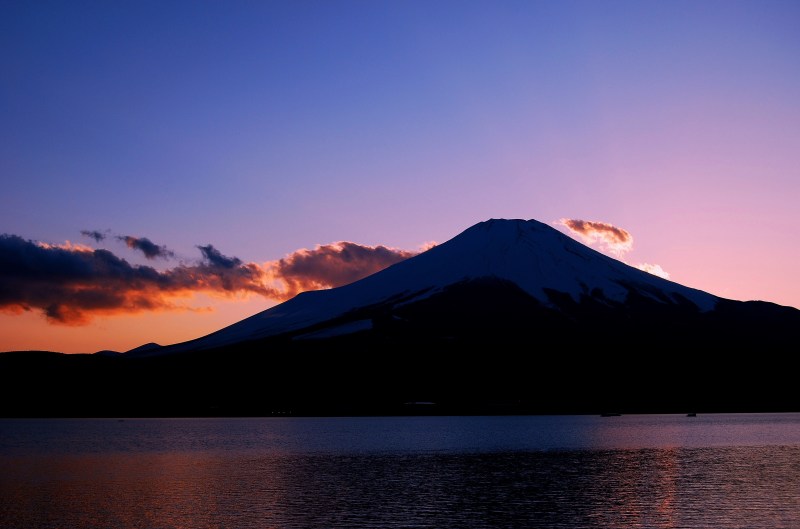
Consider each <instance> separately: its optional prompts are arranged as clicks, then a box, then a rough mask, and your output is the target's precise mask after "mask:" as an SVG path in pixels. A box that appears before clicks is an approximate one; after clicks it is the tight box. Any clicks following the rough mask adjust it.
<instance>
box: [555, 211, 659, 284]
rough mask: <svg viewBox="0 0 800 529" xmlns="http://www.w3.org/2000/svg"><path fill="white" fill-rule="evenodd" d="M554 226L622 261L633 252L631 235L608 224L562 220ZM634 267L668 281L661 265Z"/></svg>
mask: <svg viewBox="0 0 800 529" xmlns="http://www.w3.org/2000/svg"><path fill="white" fill-rule="evenodd" d="M555 224H558V225H561V226H564V227H565V228H567V229H568V230H569V231H570V232H571V233H573V234H575V235H577V236H578V237H580V239H581V240H583V242H585V243H586V244H588V245H592V244H598V245H599V247H600V250H602V251H605V252H608V253H610V254H612V255H613V256H615V257H617V258H618V259H622V258H623V257H624V256H625V254H627V253H628V252H630V251H632V250H633V235H631V234H630V232H629V231H627V230H624V229H622V228H620V227H618V226H614V225H613V224H609V223H608V222H600V221H596V220H581V219H567V218H562V219H559V220H558V221H556V222H555ZM635 267H636V268H638V269H639V270H642V271H644V272H647V273H648V274H653V275H655V276H658V277H662V278H664V279H669V273H668V272H667V271H666V270H664V269H663V268H661V265H657V264H650V263H641V264H638V265H635Z"/></svg>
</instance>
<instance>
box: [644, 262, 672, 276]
mask: <svg viewBox="0 0 800 529" xmlns="http://www.w3.org/2000/svg"><path fill="white" fill-rule="evenodd" d="M636 268H638V269H639V270H644V271H645V272H647V273H648V274H653V275H654V276H658V277H662V278H664V279H669V272H667V271H666V270H664V269H663V268H661V265H657V264H650V263H642V264H638V265H636Z"/></svg>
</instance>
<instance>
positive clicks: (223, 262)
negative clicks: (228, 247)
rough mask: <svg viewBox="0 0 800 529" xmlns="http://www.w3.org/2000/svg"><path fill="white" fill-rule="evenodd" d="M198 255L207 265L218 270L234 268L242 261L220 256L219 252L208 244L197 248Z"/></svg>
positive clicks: (236, 258)
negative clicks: (200, 255)
mask: <svg viewBox="0 0 800 529" xmlns="http://www.w3.org/2000/svg"><path fill="white" fill-rule="evenodd" d="M197 248H198V249H199V250H200V253H202V254H203V258H205V260H206V261H207V262H208V264H209V265H211V266H215V267H219V268H227V269H230V268H236V267H237V266H240V265H241V264H242V260H241V259H239V258H238V257H227V256H225V255H222V253H220V251H219V250H217V249H216V248H214V247H213V246H212V245H210V244H208V245H206V246H198V247H197Z"/></svg>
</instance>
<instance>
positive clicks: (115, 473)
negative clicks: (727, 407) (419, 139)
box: [0, 414, 800, 529]
mask: <svg viewBox="0 0 800 529" xmlns="http://www.w3.org/2000/svg"><path fill="white" fill-rule="evenodd" d="M0 527H1V528H3V529H5V528H20V529H23V528H24V529H37V528H70V529H72V528H186V529H204V528H256V527H257V528H267V529H268V528H298V529H299V528H303V529H316V528H320V529H322V528H384V527H386V528H401V527H402V528H431V529H434V528H435V529H449V528H461V529H468V528H498V529H499V528H503V529H509V528H540V527H541V528H555V529H558V528H567V527H569V528H574V527H589V528H593V527H609V528H629V527H630V528H633V527H637V528H639V527H641V528H660V527H668V528H690V529H691V528H701V527H702V528H708V527H714V528H733V527H736V528H741V527H754V528H798V527H800V414H753V415H746V414H731V415H725V414H722V415H700V416H698V417H696V418H688V417H684V416H677V415H630V416H622V417H590V416H557V417H542V416H538V417H537V416H534V417H400V418H397V417H391V418H383V417H381V418H267V419H125V420H124V421H120V420H116V419H102V420H91V419H76V420H60V419H51V420H0Z"/></svg>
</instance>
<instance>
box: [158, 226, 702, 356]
mask: <svg viewBox="0 0 800 529" xmlns="http://www.w3.org/2000/svg"><path fill="white" fill-rule="evenodd" d="M484 277H496V278H500V279H504V280H508V281H511V282H513V283H515V284H516V285H518V286H519V287H520V288H522V289H523V290H524V291H525V292H527V293H528V294H530V295H531V296H533V297H535V298H536V299H538V300H539V301H541V302H542V303H544V304H545V305H549V304H550V300H549V298H548V296H547V293H546V289H549V290H554V291H558V292H564V293H567V294H569V295H570V296H571V297H572V298H573V299H574V300H575V301H580V299H581V297H583V296H595V297H596V294H597V290H598V289H599V290H601V291H602V296H603V297H604V298H605V299H607V300H610V301H615V302H624V301H625V299H626V298H627V296H628V294H629V292H630V289H635V290H636V291H637V293H639V294H640V295H643V296H647V297H650V298H652V299H654V300H656V301H659V302H674V303H679V302H680V301H681V297H682V298H685V299H688V300H689V301H691V302H692V303H694V304H695V305H697V307H698V308H699V309H700V310H702V311H708V310H711V309H713V308H714V306H715V305H716V302H717V300H718V298H717V297H716V296H713V295H711V294H708V293H706V292H703V291H700V290H696V289H692V288H688V287H685V286H683V285H680V284H678V283H674V282H672V281H668V280H666V279H663V278H660V277H657V276H654V275H651V274H648V273H647V272H643V271H641V270H638V269H636V268H633V267H631V266H628V265H626V264H624V263H622V262H620V261H617V260H615V259H612V258H610V257H607V256H605V255H603V254H601V253H599V252H597V251H595V250H592V249H591V248H589V247H587V246H585V245H583V244H581V243H579V242H577V241H575V240H573V239H571V238H570V237H567V236H566V235H564V234H562V233H561V232H559V231H558V230H555V229H554V228H552V227H550V226H547V225H546V224H543V223H541V222H538V221H535V220H527V221H526V220H504V219H492V220H488V221H485V222H481V223H479V224H476V225H474V226H472V227H471V228H469V229H467V230H465V231H464V232H463V233H461V234H460V235H458V236H456V237H454V238H453V239H451V240H449V241H447V242H445V243H443V244H440V245H438V246H435V247H433V248H431V249H430V250H428V251H427V252H424V253H422V254H419V255H417V256H415V257H412V258H410V259H407V260H405V261H402V262H400V263H397V264H395V265H393V266H391V267H389V268H387V269H385V270H382V271H380V272H378V273H375V274H373V275H371V276H369V277H366V278H364V279H361V280H360V281H356V282H355V283H351V284H349V285H345V286H342V287H338V288H334V289H330V290H320V291H314V292H304V293H302V294H300V295H298V296H296V297H294V298H292V299H290V300H288V301H286V302H284V303H282V304H280V305H277V306H275V307H273V308H271V309H268V310H265V311H263V312H260V313H258V314H255V315H254V316H251V317H249V318H246V319H244V320H242V321H240V322H238V323H235V324H233V325H231V326H229V327H226V328H224V329H221V330H219V331H217V332H215V333H212V334H209V335H207V336H204V337H202V338H198V339H197V340H193V341H191V342H184V343H182V344H176V345H174V346H170V347H166V348H164V349H162V350H161V352H162V353H165V352H178V351H188V350H195V349H207V348H211V347H218V346H222V345H226V344H232V343H236V342H240V341H244V340H253V339H259V338H265V337H268V336H273V335H277V334H281V333H285V332H288V331H295V330H299V329H303V328H306V327H308V326H310V325H314V324H319V323H322V322H325V321H328V320H330V319H332V318H335V317H337V316H341V315H343V314H346V313H348V312H350V311H352V310H354V309H358V308H362V307H367V306H370V305H374V304H377V303H381V302H385V301H387V300H389V299H398V300H399V299H403V302H409V301H411V300H418V299H422V298H424V297H427V296H431V295H433V294H435V293H437V292H441V291H442V290H443V289H444V288H445V287H448V286H450V285H453V284H456V283H460V282H462V281H465V280H469V279H476V278H484ZM156 354H158V353H156Z"/></svg>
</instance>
